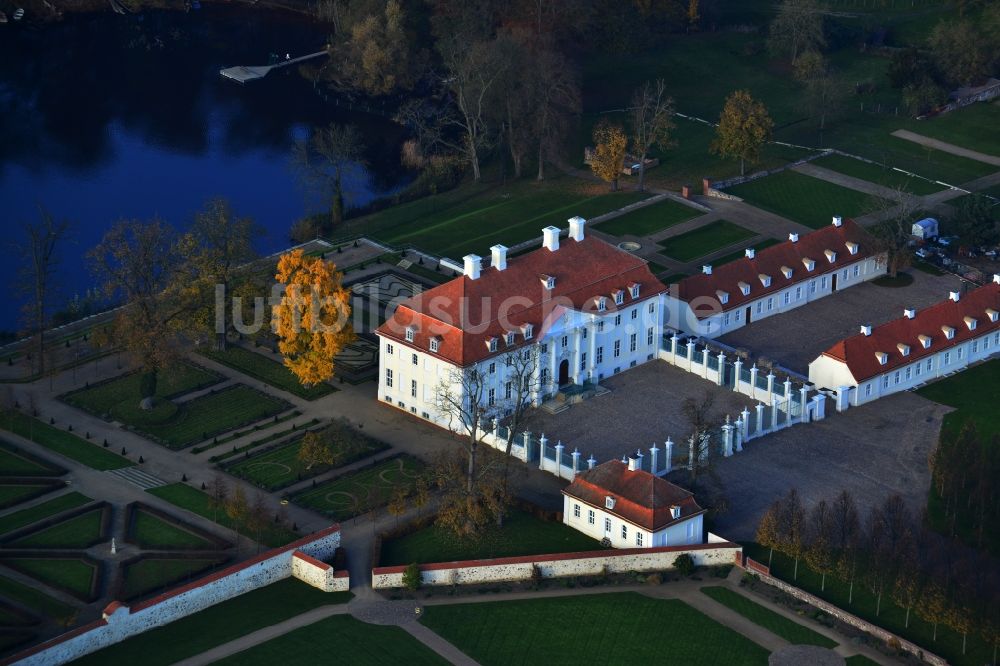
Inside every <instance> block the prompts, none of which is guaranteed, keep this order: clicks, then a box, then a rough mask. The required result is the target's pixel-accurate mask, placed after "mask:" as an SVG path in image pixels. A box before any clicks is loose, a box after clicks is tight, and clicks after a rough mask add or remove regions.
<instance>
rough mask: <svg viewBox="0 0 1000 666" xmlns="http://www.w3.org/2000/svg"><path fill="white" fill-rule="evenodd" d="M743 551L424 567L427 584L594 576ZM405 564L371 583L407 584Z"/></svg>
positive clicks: (709, 560)
mask: <svg viewBox="0 0 1000 666" xmlns="http://www.w3.org/2000/svg"><path fill="white" fill-rule="evenodd" d="M710 536H712V537H714V535H710ZM714 538H716V539H718V537H714ZM742 550H743V549H742V547H741V546H739V545H737V544H734V543H729V542H716V543H713V544H711V545H702V546H690V547H683V546H681V547H677V548H656V549H632V550H619V551H593V552H589V553H571V554H564V555H538V556H534V557H509V558H499V559H495V560H471V561H469V562H449V563H447V564H426V565H422V566H421V568H420V569H421V581H422V582H423V584H424V585H476V584H481V583H490V582H498V581H518V580H530V579H531V575H532V571H533V568H534V567H535V566H537V567H538V570H539V572H540V573H541V575H542V577H543V578H558V577H562V576H593V575H598V574H600V573H602V572H604V571H607V572H608V573H625V572H632V571H635V572H644V571H664V570H666V569H670V568H672V567H673V564H674V560H676V559H677V556H678V555H681V554H683V553H687V554H688V555H690V556H691V557H692V559H694V561H695V564H697V565H698V566H709V565H718V564H733V563H734V562H735V561H736V554H737V553H741V552H742ZM404 568H405V567H380V568H376V569H372V587H373V588H375V589H386V588H394V587H402V586H403V569H404Z"/></svg>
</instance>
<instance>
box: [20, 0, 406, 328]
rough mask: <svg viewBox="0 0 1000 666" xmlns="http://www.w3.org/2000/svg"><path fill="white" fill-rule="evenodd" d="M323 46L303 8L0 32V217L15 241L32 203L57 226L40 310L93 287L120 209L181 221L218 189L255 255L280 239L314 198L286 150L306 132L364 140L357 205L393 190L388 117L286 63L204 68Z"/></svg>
mask: <svg viewBox="0 0 1000 666" xmlns="http://www.w3.org/2000/svg"><path fill="white" fill-rule="evenodd" d="M325 39H326V34H325V30H324V28H323V26H322V25H320V24H317V23H313V22H310V21H307V20H303V19H302V18H301V17H297V16H294V15H286V14H282V13H270V12H257V11H248V10H244V9H236V8H234V9H229V8H217V9H202V10H200V11H193V12H190V13H187V14H185V13H180V12H163V13H149V14H146V15H143V16H118V15H114V14H108V15H97V16H90V17H84V18H74V19H72V20H69V21H66V22H63V23H60V24H54V25H47V26H31V25H25V24H7V25H0V223H2V228H3V231H4V236H5V238H6V239H8V240H11V241H16V240H17V239H19V238H20V237H21V235H22V231H21V229H20V226H19V225H20V224H22V223H23V222H24V221H31V220H36V219H38V215H39V213H38V207H39V206H44V207H45V208H46V209H47V210H48V211H50V212H51V213H53V214H54V215H55V216H56V217H57V218H60V219H65V220H67V221H68V222H69V225H70V233H69V236H68V238H67V240H66V242H65V243H63V245H62V247H61V251H60V252H59V255H60V257H59V258H60V264H59V269H58V275H57V282H58V283H59V286H60V289H59V292H58V294H57V296H56V298H55V299H54V303H53V305H54V306H55V307H54V309H59V308H60V307H61V306H62V305H63V304H65V303H66V302H67V301H68V300H70V299H72V298H73V297H74V296H81V297H82V296H83V295H84V294H85V293H86V291H87V290H88V289H89V288H90V287H91V286H92V285H93V280H92V278H91V275H90V272H89V270H88V267H87V262H86V259H85V256H84V255H85V254H86V252H87V251H88V250H89V249H90V248H91V247H93V246H94V245H95V244H97V243H98V242H99V240H100V238H101V236H102V235H103V233H104V232H105V231H106V230H107V229H108V227H109V226H110V225H111V224H113V223H114V222H115V221H117V220H119V219H122V218H140V219H147V218H151V217H153V216H160V217H161V218H163V219H164V220H166V221H168V222H170V223H171V224H174V225H175V226H177V227H180V228H183V227H184V226H186V225H187V224H188V223H189V222H190V220H191V217H192V215H193V214H194V213H195V212H196V211H197V210H199V209H200V208H201V207H202V206H203V205H204V203H205V201H206V200H207V199H209V198H210V197H215V196H221V197H225V198H227V199H229V201H230V202H231V203H232V205H233V208H234V209H235V210H236V212H237V213H238V214H240V215H246V216H250V217H252V218H254V219H255V220H256V221H257V222H258V223H259V225H261V226H262V227H263V228H264V229H265V231H266V236H265V237H263V238H262V239H261V240H260V242H259V243H258V246H259V249H260V250H261V251H267V252H270V251H275V250H278V249H281V248H283V247H285V246H287V245H288V231H289V228H290V227H291V225H292V223H294V222H295V221H296V220H297V219H299V218H300V217H302V216H303V214H305V213H307V212H313V211H316V210H319V209H320V205H321V204H320V202H319V200H318V198H317V197H316V196H315V194H311V193H310V192H309V191H308V190H307V189H305V188H304V187H303V186H302V185H301V184H300V182H299V181H300V179H299V178H298V176H297V175H296V173H295V170H294V169H293V168H292V166H291V159H290V155H291V149H292V146H293V143H294V141H295V140H296V138H301V137H303V136H306V135H307V134H308V132H309V128H311V127H314V126H319V125H325V124H327V123H329V122H332V121H336V122H344V123H353V124H355V125H358V127H359V128H360V129H361V131H362V133H363V134H364V136H365V140H366V143H367V146H368V149H367V162H368V168H367V169H362V168H358V169H357V172H356V177H355V178H353V179H352V182H351V183H350V185H349V187H350V189H351V190H352V192H353V194H354V204H355V205H363V204H365V203H367V202H369V201H371V200H372V199H373V198H375V197H378V196H380V195H383V194H385V193H388V192H391V191H393V190H395V189H398V187H399V186H400V184H401V183H402V182H403V181H404V180H405V179H406V174H405V173H404V172H403V171H402V169H401V168H400V167H399V164H398V156H399V143H400V141H401V135H400V130H399V129H398V128H397V127H396V126H395V125H393V124H392V123H390V122H389V121H388V120H385V119H383V118H381V117H379V116H373V115H368V114H362V113H353V112H350V111H347V110H346V109H345V106H344V104H345V101H346V100H343V99H338V98H337V97H335V96H334V95H332V94H328V93H326V91H325V90H324V89H323V88H322V86H319V87H316V86H314V85H313V83H311V82H310V81H309V80H307V79H306V78H304V77H303V76H301V75H300V74H299V72H298V71H297V70H296V69H295V68H294V67H290V68H288V69H286V70H278V71H275V72H273V73H272V74H271V75H269V76H268V77H267V78H265V79H263V80H260V81H257V82H254V83H250V84H247V85H245V86H241V85H239V84H237V83H234V82H231V81H228V80H225V79H223V78H222V77H220V76H219V74H218V71H219V69H220V68H221V67H224V66H229V65H234V64H266V63H267V62H268V58H269V55H270V54H272V53H278V54H281V55H282V56H283V55H284V54H285V53H287V52H291V54H292V55H293V56H294V55H300V54H304V53H309V52H313V51H318V50H320V49H321V48H322V45H323V43H324V41H325ZM0 259H2V261H0V280H2V284H4V285H5V286H6V287H7V288H6V289H5V290H4V294H5V296H6V297H5V298H4V299H3V302H0V330H15V329H16V328H17V326H18V323H19V316H18V312H19V309H20V302H21V300H20V299H19V298H18V296H17V294H16V293H15V290H14V285H15V284H16V277H17V271H18V268H19V264H20V260H21V258H20V257H19V256H18V252H17V251H16V250H15V249H14V248H12V247H11V244H10V243H4V244H3V245H2V246H0Z"/></svg>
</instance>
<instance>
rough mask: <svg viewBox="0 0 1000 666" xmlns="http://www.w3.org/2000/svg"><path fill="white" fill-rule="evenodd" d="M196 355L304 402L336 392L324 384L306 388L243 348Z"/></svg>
mask: <svg viewBox="0 0 1000 666" xmlns="http://www.w3.org/2000/svg"><path fill="white" fill-rule="evenodd" d="M198 353H199V354H201V355H202V356H205V357H206V358H210V359H212V360H213V361H216V362H218V363H222V364H223V365H226V366H229V367H230V368H233V369H234V370H237V371H239V372H242V373H243V374H245V375H247V376H249V377H253V378H254V379H259V380H260V381H262V382H266V383H268V384H270V385H271V386H274V387H275V388H279V389H281V390H282V391H288V392H289V393H291V394H293V395H296V396H298V397H300V398H303V399H305V400H316V399H317V398H322V397H323V396H324V395H329V394H330V393H333V392H334V391H336V390H337V389H335V388H334V387H333V386H331V385H330V384H328V383H326V382H320V383H319V384H315V385H313V386H310V387H308V388H306V387H305V386H303V385H302V384H301V383H300V382H299V380H298V379H297V378H296V377H295V375H294V374H292V371H291V370H289V369H288V368H286V367H285V366H284V365H282V364H281V363H278V362H277V361H273V360H271V359H269V358H267V357H266V356H263V355H261V354H258V353H256V352H253V351H250V350H249V349H244V348H243V347H235V346H230V347H228V348H227V349H226V351H224V352H220V351H216V350H211V349H202V350H199V352H198Z"/></svg>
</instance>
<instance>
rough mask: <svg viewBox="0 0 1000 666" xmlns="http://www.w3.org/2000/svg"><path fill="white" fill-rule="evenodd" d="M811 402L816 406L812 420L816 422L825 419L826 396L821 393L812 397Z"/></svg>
mask: <svg viewBox="0 0 1000 666" xmlns="http://www.w3.org/2000/svg"><path fill="white" fill-rule="evenodd" d="M813 402H814V403H815V404H816V411H815V412H814V413H813V418H814V419H815V420H817V421H820V420H822V419H824V418H826V396H825V395H823V394H822V393H819V394H817V395H814V396H813Z"/></svg>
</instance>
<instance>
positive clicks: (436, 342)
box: [431, 337, 441, 354]
mask: <svg viewBox="0 0 1000 666" xmlns="http://www.w3.org/2000/svg"><path fill="white" fill-rule="evenodd" d="M439 349H441V338H437V337H435V338H431V351H432V352H434V353H435V354H436V353H437V352H438V350H439Z"/></svg>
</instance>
